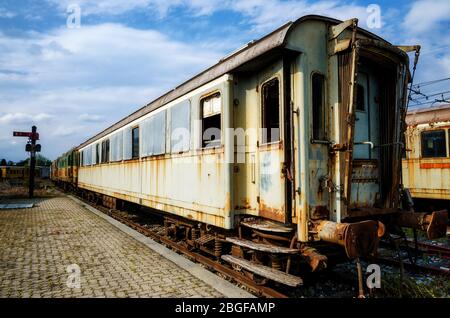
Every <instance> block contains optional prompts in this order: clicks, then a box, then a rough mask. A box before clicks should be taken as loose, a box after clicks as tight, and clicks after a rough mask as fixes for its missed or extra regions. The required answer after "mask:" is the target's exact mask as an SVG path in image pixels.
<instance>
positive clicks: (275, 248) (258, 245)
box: [226, 237, 299, 254]
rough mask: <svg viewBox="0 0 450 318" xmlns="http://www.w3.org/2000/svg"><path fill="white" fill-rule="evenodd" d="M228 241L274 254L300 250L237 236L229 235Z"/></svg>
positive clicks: (295, 252)
mask: <svg viewBox="0 0 450 318" xmlns="http://www.w3.org/2000/svg"><path fill="white" fill-rule="evenodd" d="M226 240H227V242H230V243H233V244H235V245H238V246H241V247H246V248H249V249H251V250H256V251H260V252H266V253H272V254H297V253H299V250H297V249H294V248H288V247H282V246H275V245H269V244H262V243H255V242H252V241H249V240H244V239H240V238H237V237H227V238H226Z"/></svg>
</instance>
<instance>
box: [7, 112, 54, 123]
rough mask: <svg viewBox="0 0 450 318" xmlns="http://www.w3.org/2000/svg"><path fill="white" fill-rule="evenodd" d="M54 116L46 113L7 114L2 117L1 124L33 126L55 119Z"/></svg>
mask: <svg viewBox="0 0 450 318" xmlns="http://www.w3.org/2000/svg"><path fill="white" fill-rule="evenodd" d="M53 118H54V116H53V115H49V114H46V113H38V114H31V113H7V114H4V115H0V123H1V124H5V125H6V124H33V123H39V122H44V121H48V120H49V119H53Z"/></svg>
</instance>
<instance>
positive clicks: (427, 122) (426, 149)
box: [402, 105, 450, 209]
mask: <svg viewBox="0 0 450 318" xmlns="http://www.w3.org/2000/svg"><path fill="white" fill-rule="evenodd" d="M406 122H407V125H408V128H407V131H406V148H407V149H408V151H407V152H406V158H404V159H403V162H402V166H403V183H404V186H405V187H406V188H408V189H409V191H410V193H411V196H412V197H413V199H415V201H417V202H418V204H419V205H420V206H423V205H424V204H426V203H428V205H431V206H433V207H434V208H435V209H436V208H447V209H450V105H442V106H437V107H429V108H425V109H419V110H415V111H411V112H410V113H409V114H408V115H407V117H406Z"/></svg>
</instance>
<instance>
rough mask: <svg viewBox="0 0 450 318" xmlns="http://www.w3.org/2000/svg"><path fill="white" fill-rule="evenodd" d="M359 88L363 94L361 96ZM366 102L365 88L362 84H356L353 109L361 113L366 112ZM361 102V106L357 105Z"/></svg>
mask: <svg viewBox="0 0 450 318" xmlns="http://www.w3.org/2000/svg"><path fill="white" fill-rule="evenodd" d="M360 88H361V90H362V92H363V96H362V97H361V92H360ZM366 102H367V92H366V89H364V86H362V85H361V84H356V105H355V111H357V112H361V113H365V112H367V107H366ZM361 103H362V105H363V107H362V108H360V107H359V105H360V104H361ZM367 106H368V105H367Z"/></svg>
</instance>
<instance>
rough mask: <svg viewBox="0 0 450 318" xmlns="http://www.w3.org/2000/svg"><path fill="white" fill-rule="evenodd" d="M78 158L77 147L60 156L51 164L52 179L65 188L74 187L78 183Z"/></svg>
mask: <svg viewBox="0 0 450 318" xmlns="http://www.w3.org/2000/svg"><path fill="white" fill-rule="evenodd" d="M78 160H79V154H78V152H77V151H76V149H75V148H73V149H71V150H69V151H68V152H66V153H65V154H63V155H61V156H60V157H58V158H57V159H56V160H55V161H53V162H52V165H51V179H52V180H53V181H55V182H56V183H57V184H59V185H61V186H62V187H63V188H64V189H67V190H69V189H70V190H71V189H73V188H74V187H75V186H76V184H77V178H78V165H79V164H78Z"/></svg>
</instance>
